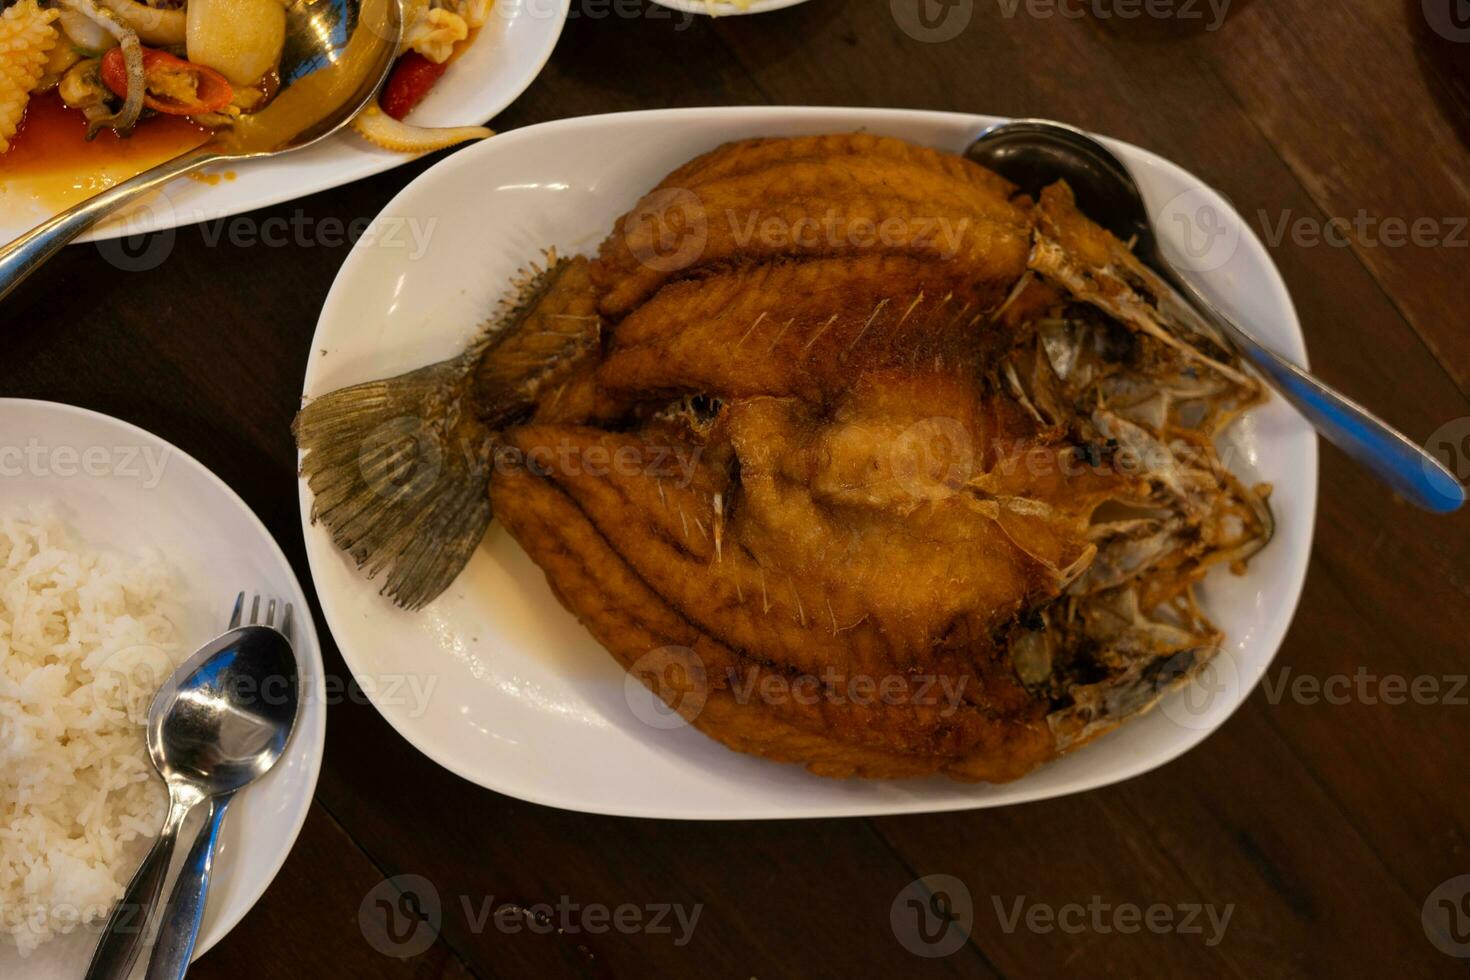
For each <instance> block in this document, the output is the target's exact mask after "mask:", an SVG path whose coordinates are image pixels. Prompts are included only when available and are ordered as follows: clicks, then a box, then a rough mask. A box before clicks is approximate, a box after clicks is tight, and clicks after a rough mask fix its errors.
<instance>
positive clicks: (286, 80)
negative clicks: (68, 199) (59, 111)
mask: <svg viewBox="0 0 1470 980" xmlns="http://www.w3.org/2000/svg"><path fill="white" fill-rule="evenodd" d="M402 33H403V17H402V11H401V9H400V6H399V0H286V44H285V47H284V49H283V50H282V53H281V64H280V77H281V87H280V90H279V91H278V92H277V94H276V97H275V98H274V99H273V100H272V101H271V103H270V104H269V105H267V106H266V107H265V108H264V109H262V110H261V111H259V112H256V113H252V114H250V115H246V116H242V117H240V119H239V121H238V122H236V123H235V125H233V126H230V127H226V128H223V129H220V130H219V131H217V132H216V133H215V134H214V135H213V136H212V137H211V138H210V140H209V142H207V143H205V144H204V145H203V146H201V147H199V148H198V149H197V150H194V151H192V152H190V153H186V154H183V155H182V156H179V157H176V158H174V159H172V160H169V161H166V162H164V163H161V164H159V165H158V166H156V167H154V168H152V169H151V170H145V171H143V172H142V173H141V174H138V175H137V176H136V177H133V178H131V179H130V180H125V181H123V182H122V183H120V184H118V185H117V186H115V187H111V188H109V189H108V190H105V191H103V192H102V193H101V194H98V195H96V196H95V197H91V198H88V199H87V200H85V201H82V202H81V203H79V204H76V205H74V206H72V207H70V208H67V209H66V210H65V211H63V212H61V213H60V214H58V215H56V216H55V217H53V218H51V219H49V220H48V221H45V222H43V223H42V224H39V225H37V226H36V227H35V228H32V229H31V230H30V231H28V232H26V233H25V234H24V235H22V236H20V237H19V238H17V239H16V240H15V241H13V242H11V243H10V244H8V245H6V246H4V247H3V248H0V299H4V298H5V296H6V295H8V294H9V293H10V291H11V290H12V289H14V288H15V287H16V286H18V285H20V283H21V282H22V281H23V280H24V279H25V278H26V277H27V276H29V275H30V274H31V273H32V272H34V271H35V270H36V269H37V268H39V267H40V265H41V264H42V263H43V262H45V261H46V260H47V259H49V258H51V256H53V255H55V254H56V253H57V252H58V251H60V250H61V247H62V246H63V245H65V244H66V243H67V242H69V241H71V240H72V239H73V238H75V237H76V236H78V235H80V234H81V233H82V232H84V231H86V230H87V229H88V228H90V227H91V226H92V225H93V224H95V223H96V222H98V221H100V220H101V219H102V218H104V217H106V216H107V215H109V214H111V213H112V212H113V211H116V210H117V209H118V208H121V207H123V206H124V205H126V204H128V203H130V202H132V201H135V200H137V199H138V198H139V197H142V196H143V195H145V194H148V193H149V192H151V191H154V190H157V189H159V188H161V187H162V186H163V185H164V184H166V183H168V182H169V181H171V180H173V179H174V178H175V177H179V176H182V175H184V174H187V173H190V172H191V171H194V170H198V169H199V168H201V167H206V166H209V165H210V164H215V163H221V162H224V161H234V160H248V159H253V158H259V157H269V156H275V155H277V154H280V153H289V152H291V151H292V150H299V149H302V148H303V147H307V146H310V145H311V144H313V143H316V142H317V141H319V140H322V139H324V138H326V137H327V136H330V135H331V134H332V133H335V132H336V131H337V130H339V129H341V128H342V127H343V126H345V125H346V124H347V123H348V122H349V121H350V120H351V119H352V117H353V116H355V115H357V113H358V112H359V111H361V110H362V109H363V108H364V107H365V106H366V105H367V104H368V103H369V102H370V101H371V100H372V98H373V97H374V96H375V95H376V94H377V91H378V87H379V86H380V85H381V84H382V83H383V79H384V78H386V77H387V74H388V69H389V68H391V67H392V66H393V59H394V57H395V56H396V55H397V53H398V44H399V39H400V36H401V35H402Z"/></svg>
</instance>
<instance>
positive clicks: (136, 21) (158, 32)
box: [99, 0, 184, 48]
mask: <svg viewBox="0 0 1470 980" xmlns="http://www.w3.org/2000/svg"><path fill="white" fill-rule="evenodd" d="M99 2H100V3H101V4H102V6H104V7H106V8H107V9H108V10H110V11H112V12H113V13H114V14H116V15H117V19H118V20H120V21H122V22H123V23H124V24H126V25H127V26H128V27H130V28H132V29H133V31H134V32H135V33H136V34H137V35H138V37H139V38H141V39H142V40H144V41H147V42H148V43H149V44H151V45H153V46H154V47H159V48H163V47H170V46H172V45H175V44H183V43H184V12H183V11H182V10H169V9H166V8H162V7H150V6H148V5H147V4H146V3H138V0H99Z"/></svg>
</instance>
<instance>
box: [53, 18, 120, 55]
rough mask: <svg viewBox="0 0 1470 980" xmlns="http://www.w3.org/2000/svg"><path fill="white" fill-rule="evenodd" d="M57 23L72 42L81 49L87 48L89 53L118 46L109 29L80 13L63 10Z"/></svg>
mask: <svg viewBox="0 0 1470 980" xmlns="http://www.w3.org/2000/svg"><path fill="white" fill-rule="evenodd" d="M57 22H58V23H59V24H60V25H61V29H62V30H63V31H65V32H66V36H67V37H68V38H70V39H71V42H72V43H73V44H74V45H76V46H77V47H79V48H85V49H87V50H88V51H106V50H107V49H108V48H110V47H112V46H113V45H115V44H117V38H115V37H113V36H112V35H111V34H110V33H109V32H108V30H107V28H105V27H103V26H102V25H101V24H99V23H97V22H96V21H94V20H93V19H92V18H90V17H88V16H87V15H86V14H83V13H81V12H79V11H76V10H63V11H61V16H60V17H58V18H57Z"/></svg>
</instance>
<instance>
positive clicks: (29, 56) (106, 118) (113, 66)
mask: <svg viewBox="0 0 1470 980" xmlns="http://www.w3.org/2000/svg"><path fill="white" fill-rule="evenodd" d="M492 3H493V0H405V2H404V4H403V14H404V43H403V49H402V52H401V54H400V56H399V58H398V61H397V62H396V63H395V65H394V67H393V69H392V72H391V73H390V75H389V77H388V80H387V82H386V83H385V84H384V87H383V90H382V92H381V93H380V96H379V100H378V104H377V105H373V106H369V107H368V108H367V109H366V110H365V111H364V112H363V113H361V114H360V115H359V116H358V117H357V118H356V119H355V120H354V121H353V128H354V129H355V130H356V131H357V132H358V133H359V134H361V135H362V136H363V137H364V138H366V139H367V140H369V141H371V142H373V143H375V144H377V145H379V146H382V147H384V148H386V149H390V150H399V151H404V152H426V151H428V150H435V149H440V148H442V147H445V146H450V145H453V144H455V143H458V142H462V141H463V140H466V139H476V138H479V137H483V136H487V135H489V130H487V129H484V128H483V127H478V126H475V127H457V128H450V129H425V128H421V127H416V126H412V125H410V124H408V123H405V122H403V121H402V120H403V118H404V116H406V115H407V114H408V112H409V111H410V110H411V109H413V108H414V106H416V105H417V104H418V103H419V102H420V101H421V100H422V99H423V98H424V97H425V96H426V95H427V94H428V92H429V90H430V89H431V88H432V87H433V85H434V83H435V82H436V81H437V80H438V79H439V78H440V76H442V75H443V74H444V72H445V70H446V69H447V67H448V64H449V61H450V59H451V58H453V57H454V56H455V54H456V53H458V52H459V51H460V50H461V49H462V48H463V47H465V46H466V45H467V44H469V43H470V40H471V38H472V37H473V35H474V33H475V31H476V30H477V29H478V28H480V27H481V26H482V25H483V24H484V23H485V22H486V20H487V19H488V18H489V16H490V10H491V5H492ZM4 8H5V9H4V12H3V13H0V160H3V154H4V153H5V152H6V151H7V150H9V148H10V142H11V140H12V139H13V138H14V137H15V135H16V132H17V130H18V129H19V128H20V126H21V123H22V120H23V119H24V116H25V111H26V107H27V105H28V103H29V101H30V99H31V98H32V97H33V96H34V95H37V94H40V93H45V92H49V91H52V90H55V91H56V93H57V94H58V95H59V96H60V98H61V100H62V102H63V103H64V104H65V105H66V106H67V107H68V108H71V109H74V110H77V111H80V112H81V113H82V114H83V115H84V116H85V117H86V120H87V136H88V139H91V138H92V137H93V136H95V135H96V134H97V133H98V132H100V131H102V130H103V129H111V130H113V131H114V132H115V133H117V134H118V135H119V136H127V135H129V134H130V133H132V131H133V130H134V129H135V128H136V127H138V126H147V125H148V123H149V120H150V118H152V117H154V116H157V115H170V116H184V117H188V118H189V119H191V120H192V121H193V122H195V123H197V124H198V125H199V126H200V127H203V128H204V129H208V130H218V129H221V128H223V127H228V126H232V125H236V124H237V123H238V122H239V121H240V120H241V118H242V117H245V116H249V115H250V114H252V113H256V112H259V111H260V110H261V109H263V108H264V107H265V106H267V105H269V104H270V102H271V100H272V98H274V96H275V95H276V93H277V91H278V90H279V88H280V75H279V71H278V69H279V67H280V61H281V54H282V50H283V47H284V45H285V42H286V34H287V31H286V28H287V16H288V14H287V4H286V3H285V0H146V2H145V0H4Z"/></svg>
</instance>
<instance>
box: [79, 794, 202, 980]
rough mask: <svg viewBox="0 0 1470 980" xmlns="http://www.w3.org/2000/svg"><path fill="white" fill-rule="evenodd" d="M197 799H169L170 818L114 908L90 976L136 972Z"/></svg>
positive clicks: (96, 979)
mask: <svg viewBox="0 0 1470 980" xmlns="http://www.w3.org/2000/svg"><path fill="white" fill-rule="evenodd" d="M195 802H196V801H195V800H181V799H177V798H175V799H171V800H170V801H169V808H168V819H167V820H165V821H164V824H163V831H162V832H161V833H160V834H159V835H158V840H157V841H156V842H154V844H153V848H152V850H150V851H149V852H148V856H147V857H145V858H144V859H143V864H142V865H141V866H140V867H139V868H138V871H137V873H136V874H134V875H133V880H132V881H131V882H129V883H128V890H127V891H126V892H125V893H123V897H122V900H121V901H119V902H118V903H117V905H116V906H115V907H114V908H113V910H112V915H111V916H110V917H109V918H108V920H107V925H106V927H104V929H103V930H102V938H101V939H99V940H98V942H97V948H96V950H94V951H93V953H92V962H91V964H90V965H89V966H88V967H87V977H86V980H127V977H128V975H129V974H131V973H132V972H133V964H134V963H136V962H137V961H138V954H139V953H141V952H142V951H143V947H144V945H146V944H147V941H148V934H149V932H150V927H149V924H150V922H151V921H152V919H153V909H154V907H155V906H156V905H157V904H158V897H159V895H161V894H163V882H164V880H165V879H166V878H167V877H168V868H169V864H170V863H171V862H172V860H173V855H174V842H175V841H176V840H177V839H178V836H179V828H180V827H182V826H183V825H184V818H185V817H187V816H188V815H189V811H190V810H191V809H193V807H194V803H195Z"/></svg>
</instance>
